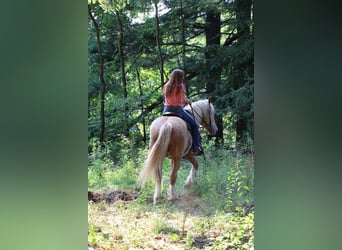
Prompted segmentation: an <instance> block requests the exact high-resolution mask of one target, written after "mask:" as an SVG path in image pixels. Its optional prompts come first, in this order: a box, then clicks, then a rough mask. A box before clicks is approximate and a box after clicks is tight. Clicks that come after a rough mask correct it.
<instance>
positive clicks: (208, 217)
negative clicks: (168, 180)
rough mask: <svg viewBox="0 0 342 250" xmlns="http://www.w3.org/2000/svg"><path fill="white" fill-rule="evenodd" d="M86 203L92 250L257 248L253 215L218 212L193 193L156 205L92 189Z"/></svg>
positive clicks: (131, 193)
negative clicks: (254, 246) (254, 243)
mask: <svg viewBox="0 0 342 250" xmlns="http://www.w3.org/2000/svg"><path fill="white" fill-rule="evenodd" d="M164 193H165V192H164ZM88 201H89V202H88V250H93V249H94V250H95V249H96V250H102V249H120V250H121V249H158V250H159V249H165V250H170V249H248V250H250V249H253V239H254V226H253V225H254V223H253V221H254V212H249V213H247V214H243V215H241V214H235V213H234V214H233V213H227V212H224V211H218V210H217V209H216V208H215V205H214V204H213V203H212V202H214V200H210V197H201V196H199V195H195V194H193V193H192V192H191V191H189V192H187V191H184V193H181V194H180V196H179V199H177V200H175V201H168V200H167V199H166V194H163V196H162V198H161V199H160V200H159V202H158V204H157V205H153V204H152V201H151V197H148V196H147V195H141V196H139V195H138V193H137V192H134V191H130V190H105V191H97V192H94V191H88Z"/></svg>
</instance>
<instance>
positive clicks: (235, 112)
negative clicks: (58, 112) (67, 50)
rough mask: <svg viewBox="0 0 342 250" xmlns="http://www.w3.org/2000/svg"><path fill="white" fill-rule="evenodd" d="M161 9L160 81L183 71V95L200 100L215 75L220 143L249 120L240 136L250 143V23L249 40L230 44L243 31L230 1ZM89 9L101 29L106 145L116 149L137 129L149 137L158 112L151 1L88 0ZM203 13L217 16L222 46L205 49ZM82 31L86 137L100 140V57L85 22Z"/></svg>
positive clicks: (170, 4) (137, 136) (138, 137)
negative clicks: (122, 65) (120, 30)
mask: <svg viewBox="0 0 342 250" xmlns="http://www.w3.org/2000/svg"><path fill="white" fill-rule="evenodd" d="M160 3H163V4H164V5H165V6H162V7H161V9H160V11H161V12H160V13H159V14H160V18H159V21H160V26H159V28H160V41H161V53H162V57H163V66H164V68H163V71H164V79H165V80H166V78H167V77H168V73H169V72H170V71H171V70H172V69H173V68H175V67H181V68H184V70H185V72H186V76H185V81H186V83H187V86H188V90H189V93H188V95H189V96H190V97H191V98H193V99H201V98H205V97H207V95H208V93H206V85H207V83H208V80H210V76H213V75H215V76H216V75H217V76H218V77H217V79H216V80H215V83H214V85H215V91H214V92H213V93H210V95H213V96H215V97H216V101H215V106H216V112H217V114H218V115H220V116H222V117H224V123H223V133H224V135H225V136H227V137H229V138H224V139H225V140H226V139H227V140H228V144H231V140H234V137H231V136H230V135H231V134H233V135H234V131H233V130H234V129H235V126H234V125H235V123H236V122H237V120H238V119H240V118H241V117H242V118H246V119H247V120H248V128H247V131H246V132H247V133H248V134H249V136H250V138H253V126H254V121H253V113H254V108H253V98H254V91H253V86H254V82H253V37H252V34H253V27H254V26H253V20H250V21H246V23H250V29H251V32H250V34H249V35H244V36H241V37H239V36H236V37H237V38H235V39H232V37H233V38H234V35H236V32H237V31H236V30H237V27H240V26H241V25H240V26H239V22H240V21H239V20H237V19H236V13H235V12H236V11H237V10H236V6H235V2H234V1H232V2H231V1H228V2H227V1H215V2H212V1H211V2H208V1H194V0H191V1H183V3H182V9H181V7H180V4H179V1H174V0H171V1H164V2H160ZM88 4H89V6H91V10H92V12H93V14H94V16H95V17H96V21H97V22H98V24H99V29H100V38H101V45H102V49H103V58H104V78H105V82H106V89H105V92H106V93H105V100H104V102H105V112H104V113H105V122H106V127H105V141H110V142H111V143H113V144H115V142H120V141H121V140H122V136H125V137H126V138H127V139H128V140H130V141H132V142H133V144H137V143H139V142H141V141H142V137H143V126H145V131H147V130H148V127H149V124H150V122H151V121H152V120H153V119H154V118H156V117H157V116H158V115H160V113H161V109H162V100H161V99H160V98H161V85H162V84H163V83H161V82H160V75H159V68H158V65H159V57H158V54H157V51H156V37H155V36H156V32H155V30H156V27H155V17H154V13H153V1H147V2H146V1H141V0H131V1H126V0H118V1H114V0H113V1H88ZM115 10H118V11H119V12H120V17H121V21H122V26H123V34H122V35H123V51H124V55H125V58H124V59H125V76H126V79H127V86H126V88H127V97H125V96H124V91H123V86H122V83H121V77H120V76H121V72H120V60H119V54H118V37H119V36H118V24H117V20H116V18H115V15H114V12H113V11H115ZM164 10H165V11H164ZM209 12H217V13H220V15H221V19H222V20H221V34H220V35H221V44H215V45H207V44H206V34H205V30H204V27H205V25H206V23H205V22H206V15H205V14H206V13H209ZM182 16H184V19H182V18H181V17H182ZM139 18H140V19H139ZM88 30H89V36H88V44H89V46H88V52H89V53H88V55H89V56H88V62H89V63H88V75H89V77H88V79H89V81H88V89H89V91H88V94H89V102H88V103H89V119H88V124H89V138H98V137H99V131H100V128H101V120H100V97H99V90H100V79H99V55H98V51H97V39H96V37H95V32H94V25H93V23H92V22H91V20H89V24H88ZM183 31H184V33H183ZM183 34H184V37H183ZM183 39H184V40H183ZM229 41H230V42H229ZM208 78H209V79H208ZM127 104H128V110H127ZM127 131H129V132H128V133H129V134H127ZM140 146H142V145H139V146H138V147H140ZM116 147H119V146H118V145H116ZM229 147H230V145H229Z"/></svg>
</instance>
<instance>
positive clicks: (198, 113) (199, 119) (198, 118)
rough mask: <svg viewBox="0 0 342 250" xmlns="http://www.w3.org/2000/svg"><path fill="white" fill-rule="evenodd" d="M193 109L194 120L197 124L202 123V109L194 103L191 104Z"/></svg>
mask: <svg viewBox="0 0 342 250" xmlns="http://www.w3.org/2000/svg"><path fill="white" fill-rule="evenodd" d="M193 109H194V112H193V113H194V116H195V117H194V118H195V120H196V122H197V123H198V124H201V123H202V117H203V111H202V109H200V107H199V106H198V105H194V106H193Z"/></svg>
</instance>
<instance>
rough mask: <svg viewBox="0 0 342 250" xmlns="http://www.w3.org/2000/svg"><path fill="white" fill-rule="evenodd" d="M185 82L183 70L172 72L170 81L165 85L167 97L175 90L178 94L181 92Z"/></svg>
mask: <svg viewBox="0 0 342 250" xmlns="http://www.w3.org/2000/svg"><path fill="white" fill-rule="evenodd" d="M183 80H184V71H183V70H181V69H174V70H173V71H172V72H171V76H170V79H169V81H168V82H167V83H166V84H165V96H166V97H169V96H170V95H171V92H172V90H173V89H176V93H177V94H179V93H180V91H181V89H182V88H181V84H182V83H183Z"/></svg>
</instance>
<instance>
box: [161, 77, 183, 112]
mask: <svg viewBox="0 0 342 250" xmlns="http://www.w3.org/2000/svg"><path fill="white" fill-rule="evenodd" d="M181 88H182V89H181V91H180V93H179V94H178V95H177V94H176V89H173V90H172V91H171V95H170V96H169V97H166V96H165V91H166V88H165V85H164V87H163V94H164V98H165V100H164V105H165V106H172V107H179V106H183V104H184V96H185V94H186V89H185V86H184V84H183V83H182V84H181Z"/></svg>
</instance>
